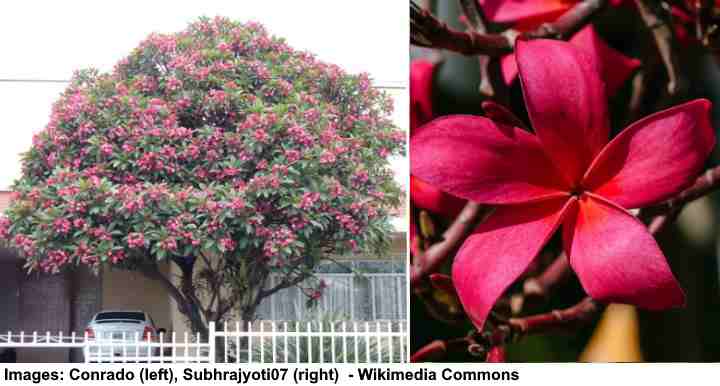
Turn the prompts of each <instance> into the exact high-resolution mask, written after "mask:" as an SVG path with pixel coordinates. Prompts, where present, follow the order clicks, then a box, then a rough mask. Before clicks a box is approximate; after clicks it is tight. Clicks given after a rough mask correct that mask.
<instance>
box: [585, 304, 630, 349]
mask: <svg viewBox="0 0 720 386" xmlns="http://www.w3.org/2000/svg"><path fill="white" fill-rule="evenodd" d="M579 360H580V362H642V361H643V358H642V352H641V350H640V326H639V322H638V315H637V310H636V309H635V307H634V306H629V305H626V304H610V305H609V306H608V307H607V308H606V309H605V312H604V313H603V315H602V318H601V319H600V323H598V325H597V327H596V328H595V332H594V333H593V335H592V337H591V338H590V342H588V344H587V346H586V347H585V350H584V351H583V352H582V354H580V359H579Z"/></svg>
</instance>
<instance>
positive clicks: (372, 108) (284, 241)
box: [0, 18, 405, 319]
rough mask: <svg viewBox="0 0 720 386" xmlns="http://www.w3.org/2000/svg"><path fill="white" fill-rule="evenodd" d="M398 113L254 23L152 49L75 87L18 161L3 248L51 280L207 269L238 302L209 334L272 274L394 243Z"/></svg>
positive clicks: (351, 78)
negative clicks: (67, 272) (104, 271)
mask: <svg viewBox="0 0 720 386" xmlns="http://www.w3.org/2000/svg"><path fill="white" fill-rule="evenodd" d="M391 110H392V103H391V99H390V98H389V97H388V96H387V95H386V94H385V93H383V92H381V91H379V90H377V89H376V88H373V87H372V86H371V82H370V79H369V77H368V76H367V75H366V74H361V75H351V74H348V73H346V72H345V71H343V70H342V69H341V68H340V67H338V66H335V65H332V64H327V63H324V62H322V61H320V60H318V59H316V58H315V57H314V56H313V55H312V54H310V53H307V52H301V51H296V50H293V49H291V48H290V47H289V46H288V45H287V44H286V43H285V41H284V40H283V39H280V38H276V37H272V36H270V35H269V34H268V33H267V32H266V31H265V29H264V28H263V27H262V26H261V25H259V24H257V23H253V22H249V23H240V22H235V21H231V20H228V19H225V18H214V19H207V18H202V19H200V20H198V21H196V22H194V23H192V24H190V25H189V27H187V28H186V29H185V30H183V31H181V32H179V33H174V34H152V35H150V36H149V37H148V38H147V39H146V40H144V41H143V42H141V43H140V45H139V46H138V47H137V48H136V49H134V50H133V51H132V52H131V54H130V55H129V56H127V57H126V58H124V59H122V60H121V61H120V62H119V63H118V64H117V65H116V66H115V68H114V69H113V70H112V71H111V72H109V73H101V72H99V71H97V70H83V71H79V72H77V73H76V74H75V75H74V77H73V80H72V81H71V84H70V85H69V87H68V88H67V89H66V90H65V92H64V93H63V94H62V95H61V97H60V99H59V100H58V101H57V102H56V103H55V104H54V106H53V110H52V114H51V117H50V120H49V123H48V124H47V126H46V127H45V129H44V130H42V131H40V132H39V133H38V134H37V135H35V137H34V139H33V145H32V147H31V149H30V150H29V151H27V152H26V153H25V154H24V156H23V159H22V176H21V178H20V179H19V180H17V181H16V182H15V184H14V186H13V187H12V189H13V191H14V197H13V200H12V202H11V204H10V207H9V208H8V209H7V210H6V212H5V217H3V218H2V220H1V222H0V237H2V238H3V239H5V240H6V241H7V243H8V244H9V245H10V246H12V247H14V248H16V249H17V250H18V251H19V252H20V253H21V254H22V256H23V257H24V258H25V259H26V260H27V267H28V269H30V270H40V271H45V272H59V271H61V270H63V269H66V268H69V267H73V266H77V265H80V264H84V265H88V266H91V267H94V268H98V267H99V266H100V265H101V264H112V265H114V266H118V267H121V268H124V269H133V270H140V271H143V272H156V270H155V269H154V267H155V266H156V265H157V263H158V262H161V261H171V262H174V263H175V264H177V265H178V266H179V267H180V268H181V269H182V270H183V272H184V273H186V274H187V275H189V276H190V277H189V278H187V280H190V279H191V278H192V276H193V269H192V267H193V266H194V262H195V261H197V260H200V259H203V260H205V262H206V264H205V266H206V267H207V266H211V267H213V268H216V269H215V273H213V275H216V276H213V277H209V276H208V278H207V279H208V280H207V282H208V284H207V286H212V285H227V284H231V286H232V287H233V288H235V289H236V290H235V291H234V293H233V294H231V295H228V298H227V299H226V300H225V301H224V303H222V304H220V303H221V302H220V301H219V300H218V302H217V303H218V304H217V305H216V306H213V307H214V308H213V307H211V308H212V309H213V310H215V311H213V312H210V313H209V314H206V315H205V316H206V317H207V318H208V319H213V318H215V316H217V313H219V311H221V310H223V309H226V308H229V307H232V306H236V305H241V306H242V305H243V304H246V305H247V304H250V303H253V302H255V301H256V300H257V299H256V297H255V296H253V295H248V291H249V289H253V288H261V287H262V286H263V285H264V283H265V280H266V278H267V276H268V275H269V274H271V273H277V274H281V275H284V277H286V280H284V281H283V282H282V283H283V284H284V285H292V284H297V283H299V282H300V280H301V279H302V278H304V277H307V276H309V275H311V272H312V268H313V266H314V265H315V264H316V263H317V261H318V260H319V259H322V258H324V257H327V256H329V255H331V254H340V253H346V252H349V251H354V250H359V249H367V248H372V247H377V246H379V245H382V244H383V242H384V241H386V240H387V236H388V234H389V233H390V229H391V228H390V225H389V222H388V215H389V212H390V211H391V210H392V208H394V207H397V206H398V205H399V203H400V200H399V196H400V190H399V188H398V187H397V186H396V184H395V182H394V181H393V177H392V171H391V169H390V167H389V161H388V157H389V156H392V155H398V154H402V153H403V152H404V142H405V134H404V132H403V131H401V130H399V129H398V128H397V127H395V126H394V125H393V124H392V122H391V121H390V120H389V117H388V116H389V113H390V112H391ZM218 257H219V259H218ZM163 280H164V279H163ZM184 286H194V287H187V288H185V287H183V288H180V289H178V288H176V289H175V290H177V291H175V292H177V293H176V294H174V296H180V297H181V298H182V297H183V296H185V297H186V298H187V299H185V300H187V301H188V302H190V303H193V302H194V301H193V299H192V298H193V297H195V298H196V299H197V296H196V294H195V293H194V292H195V291H198V290H200V287H201V286H199V285H193V284H190V282H189V281H188V282H186V283H185V284H184ZM188 291H192V292H193V293H188ZM171 292H172V289H171ZM250 292H253V291H250ZM256 292H257V293H258V294H259V292H258V291H254V292H253V294H254V293H256ZM260 292H262V291H260ZM248 296H249V297H250V298H251V299H248V298H247V297H248ZM176 300H177V298H176ZM257 301H259V300H257ZM201 309H202V307H201ZM210 311H212V310H210ZM211 316H213V317H211ZM215 319H216V318H215Z"/></svg>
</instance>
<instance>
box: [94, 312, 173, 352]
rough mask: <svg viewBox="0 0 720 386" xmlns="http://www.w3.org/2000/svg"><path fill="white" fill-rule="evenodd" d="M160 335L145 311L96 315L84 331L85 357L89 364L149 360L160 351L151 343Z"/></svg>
mask: <svg viewBox="0 0 720 386" xmlns="http://www.w3.org/2000/svg"><path fill="white" fill-rule="evenodd" d="M162 332H164V330H162V329H161V330H160V331H158V330H157V329H156V328H155V323H154V322H153V320H152V318H151V317H150V315H148V314H147V313H146V312H144V311H121V310H113V311H102V312H98V313H97V314H95V316H93V318H92V319H91V320H90V323H89V324H88V326H87V328H86V329H85V336H86V342H87V345H86V346H85V349H84V354H85V358H86V359H88V360H90V361H92V362H105V361H109V362H113V361H129V362H134V361H138V360H140V361H142V360H148V359H150V358H149V357H151V356H154V355H156V354H155V353H157V352H158V351H159V350H158V348H157V347H152V344H153V343H156V342H157V341H158V333H162ZM151 353H153V355H151ZM143 358H145V359H143Z"/></svg>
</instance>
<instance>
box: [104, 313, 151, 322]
mask: <svg viewBox="0 0 720 386" xmlns="http://www.w3.org/2000/svg"><path fill="white" fill-rule="evenodd" d="M118 319H124V320H139V321H144V320H145V313H143V312H128V311H113V312H101V313H99V314H97V316H96V317H95V320H96V321H100V320H118Z"/></svg>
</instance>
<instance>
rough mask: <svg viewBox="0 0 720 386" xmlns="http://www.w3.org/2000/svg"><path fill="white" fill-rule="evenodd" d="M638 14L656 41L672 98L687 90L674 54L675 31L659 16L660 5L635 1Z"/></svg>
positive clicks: (640, 0) (639, 0) (643, 0)
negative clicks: (682, 90)
mask: <svg viewBox="0 0 720 386" xmlns="http://www.w3.org/2000/svg"><path fill="white" fill-rule="evenodd" d="M635 5H636V6H637V9H638V12H639V13H640V17H641V18H642V20H643V22H645V26H646V27H647V28H648V30H650V32H651V33H652V35H653V38H654V39H655V45H656V46H657V49H658V53H659V54H660V57H661V58H662V62H663V64H664V65H665V70H666V71H667V76H668V84H667V92H668V94H669V95H671V96H675V95H677V94H678V93H679V92H680V90H681V89H683V88H685V80H684V79H683V78H682V75H681V73H680V71H679V69H678V67H679V66H678V63H677V59H676V57H675V55H674V53H673V46H674V42H673V40H674V39H673V31H672V28H671V26H670V25H669V24H668V23H667V22H666V21H665V20H663V19H662V18H661V17H660V16H659V15H658V13H659V8H660V5H658V4H652V5H650V4H648V3H647V1H646V0H635Z"/></svg>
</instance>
